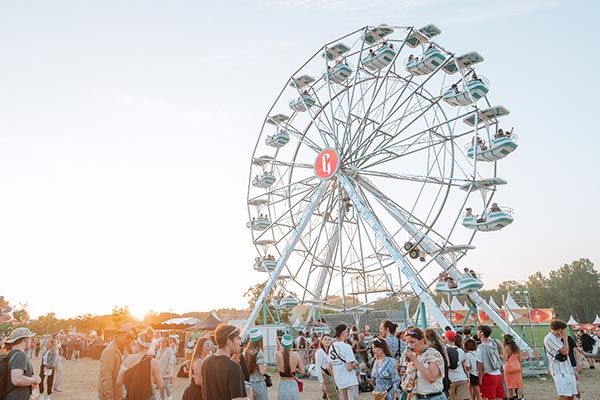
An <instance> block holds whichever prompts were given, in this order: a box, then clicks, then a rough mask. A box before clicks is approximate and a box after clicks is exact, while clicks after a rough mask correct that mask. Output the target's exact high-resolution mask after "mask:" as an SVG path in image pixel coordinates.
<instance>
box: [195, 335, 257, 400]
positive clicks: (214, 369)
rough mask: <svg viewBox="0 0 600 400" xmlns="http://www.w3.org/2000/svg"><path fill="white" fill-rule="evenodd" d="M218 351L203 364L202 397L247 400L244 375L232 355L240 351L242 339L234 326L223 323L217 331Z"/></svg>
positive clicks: (222, 399) (248, 395)
mask: <svg viewBox="0 0 600 400" xmlns="http://www.w3.org/2000/svg"><path fill="white" fill-rule="evenodd" d="M215 340H216V342H217V346H218V350H217V351H216V352H215V354H214V355H212V356H210V357H208V358H207V359H206V360H204V363H203V364H202V371H201V374H202V397H203V398H204V399H210V400H245V398H246V397H250V396H251V393H248V394H247V392H246V386H245V385H244V374H243V372H242V367H241V366H240V364H238V363H236V362H235V361H233V360H232V359H231V354H232V353H234V352H236V351H239V350H240V344H241V343H242V338H241V336H240V331H239V329H238V328H237V327H235V326H233V325H228V324H225V323H221V324H219V325H218V326H217V329H216V330H215Z"/></svg>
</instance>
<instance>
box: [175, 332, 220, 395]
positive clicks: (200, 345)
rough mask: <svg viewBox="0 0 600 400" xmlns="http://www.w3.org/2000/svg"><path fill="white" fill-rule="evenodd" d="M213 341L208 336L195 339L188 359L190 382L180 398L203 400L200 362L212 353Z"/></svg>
mask: <svg viewBox="0 0 600 400" xmlns="http://www.w3.org/2000/svg"><path fill="white" fill-rule="evenodd" d="M214 348H215V345H214V343H213V342H212V341H211V340H210V338H209V337H206V336H204V337H201V338H200V339H198V340H197V341H196V345H195V346H194V352H193V353H192V358H191V359H190V370H189V378H190V384H189V385H188V386H187V387H186V388H185V391H184V392H183V397H182V398H181V399H182V400H203V398H202V363H203V362H204V360H205V359H206V358H208V357H210V355H211V354H212V353H213V349H214Z"/></svg>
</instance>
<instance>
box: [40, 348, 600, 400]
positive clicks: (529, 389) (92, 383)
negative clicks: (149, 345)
mask: <svg viewBox="0 0 600 400" xmlns="http://www.w3.org/2000/svg"><path fill="white" fill-rule="evenodd" d="M39 363H40V358H39V357H38V358H36V359H33V364H34V368H35V371H36V372H39ZM180 363H181V360H179V361H178V364H180ZM63 365H64V372H63V380H62V384H61V389H62V392H55V393H53V394H52V400H94V399H95V398H96V384H97V381H98V371H99V368H100V361H99V360H92V359H89V358H85V359H83V360H79V361H68V362H67V361H65V362H63ZM271 375H272V379H273V387H271V388H270V389H269V399H277V383H278V377H277V374H276V373H271ZM599 377H600V370H599V369H595V370H590V369H584V370H583V373H582V376H581V381H580V382H581V388H582V390H583V399H585V400H588V399H598V400H600V379H599ZM187 383H188V381H187V379H184V378H175V386H174V395H173V399H175V400H179V399H181V395H182V394H183V390H184V388H185V386H186V385H187ZM555 393H556V392H555V390H554V384H553V382H552V378H551V377H547V378H546V379H545V380H540V379H538V378H528V379H526V381H525V397H526V398H527V400H551V399H556V398H557V396H556V394H555ZM301 398H302V399H310V400H313V399H314V400H319V399H320V398H321V394H320V392H319V385H318V381H317V380H316V379H304V392H303V393H302V394H301ZM371 398H372V396H371V394H370V393H362V394H361V396H360V399H361V400H365V399H371ZM158 399H160V396H159V397H158Z"/></svg>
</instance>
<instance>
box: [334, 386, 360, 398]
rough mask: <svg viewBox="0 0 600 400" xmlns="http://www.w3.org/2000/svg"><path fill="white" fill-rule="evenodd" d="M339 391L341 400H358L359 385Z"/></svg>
mask: <svg viewBox="0 0 600 400" xmlns="http://www.w3.org/2000/svg"><path fill="white" fill-rule="evenodd" d="M339 391H340V399H348V400H358V396H359V392H358V385H354V386H350V387H347V388H344V389H339Z"/></svg>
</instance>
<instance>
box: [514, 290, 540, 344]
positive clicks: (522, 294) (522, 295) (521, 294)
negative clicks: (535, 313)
mask: <svg viewBox="0 0 600 400" xmlns="http://www.w3.org/2000/svg"><path fill="white" fill-rule="evenodd" d="M514 294H515V297H518V298H519V299H523V300H525V303H526V304H527V321H529V329H530V331H531V341H532V345H533V346H532V347H534V348H536V347H537V346H536V343H535V333H534V332H533V323H532V322H531V297H530V296H529V290H528V289H521V290H515V291H514Z"/></svg>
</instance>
